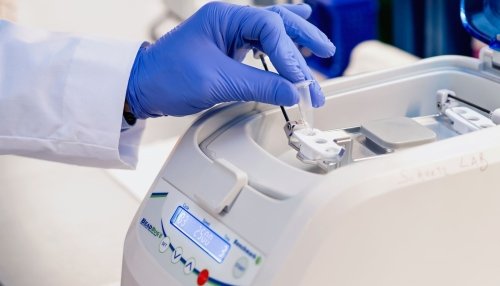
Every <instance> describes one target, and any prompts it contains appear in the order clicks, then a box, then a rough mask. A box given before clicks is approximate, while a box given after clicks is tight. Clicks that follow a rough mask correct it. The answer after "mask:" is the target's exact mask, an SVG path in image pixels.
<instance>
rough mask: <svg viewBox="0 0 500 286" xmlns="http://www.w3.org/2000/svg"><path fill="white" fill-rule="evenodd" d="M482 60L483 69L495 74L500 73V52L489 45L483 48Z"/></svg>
mask: <svg viewBox="0 0 500 286" xmlns="http://www.w3.org/2000/svg"><path fill="white" fill-rule="evenodd" d="M481 62H482V66H483V69H484V70H486V71H489V72H492V73H494V74H500V52H499V51H495V50H493V49H491V48H489V47H485V48H483V49H482V50H481Z"/></svg>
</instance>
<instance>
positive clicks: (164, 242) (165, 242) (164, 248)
mask: <svg viewBox="0 0 500 286" xmlns="http://www.w3.org/2000/svg"><path fill="white" fill-rule="evenodd" d="M169 245H170V237H168V236H165V238H164V239H163V240H162V241H161V242H160V252H161V253H163V252H165V251H167V249H168V246H169Z"/></svg>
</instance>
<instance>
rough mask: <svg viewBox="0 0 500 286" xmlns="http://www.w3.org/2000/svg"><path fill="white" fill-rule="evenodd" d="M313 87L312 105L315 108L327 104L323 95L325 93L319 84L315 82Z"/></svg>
mask: <svg viewBox="0 0 500 286" xmlns="http://www.w3.org/2000/svg"><path fill="white" fill-rule="evenodd" d="M312 86H313V91H312V94H313V96H312V104H313V107H314V108H318V107H321V106H323V105H324V104H325V96H324V95H323V92H322V91H321V87H320V86H319V84H318V83H317V82H314V84H313V85H312Z"/></svg>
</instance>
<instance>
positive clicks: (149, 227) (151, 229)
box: [141, 218, 163, 238]
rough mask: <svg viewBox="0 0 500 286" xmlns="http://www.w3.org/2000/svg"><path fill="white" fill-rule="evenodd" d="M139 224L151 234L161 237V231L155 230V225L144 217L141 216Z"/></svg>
mask: <svg viewBox="0 0 500 286" xmlns="http://www.w3.org/2000/svg"><path fill="white" fill-rule="evenodd" d="M141 225H142V226H143V227H144V228H145V229H147V230H148V231H149V232H150V233H151V234H152V235H154V236H156V237H158V238H162V236H163V235H162V234H161V232H160V231H159V230H157V229H156V227H154V226H153V225H152V224H150V223H149V222H148V220H147V219H146V218H142V220H141Z"/></svg>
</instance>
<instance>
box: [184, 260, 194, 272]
mask: <svg viewBox="0 0 500 286" xmlns="http://www.w3.org/2000/svg"><path fill="white" fill-rule="evenodd" d="M195 266H196V262H195V260H194V258H192V257H191V258H189V259H188V260H186V264H184V273H186V274H189V273H191V272H193V270H194V267H195Z"/></svg>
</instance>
